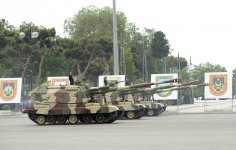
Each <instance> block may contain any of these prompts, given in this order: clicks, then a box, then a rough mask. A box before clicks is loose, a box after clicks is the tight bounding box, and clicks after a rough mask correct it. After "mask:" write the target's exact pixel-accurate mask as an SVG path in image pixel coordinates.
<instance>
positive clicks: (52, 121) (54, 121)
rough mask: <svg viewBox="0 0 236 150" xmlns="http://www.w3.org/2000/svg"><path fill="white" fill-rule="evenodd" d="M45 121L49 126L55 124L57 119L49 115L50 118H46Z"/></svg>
mask: <svg viewBox="0 0 236 150" xmlns="http://www.w3.org/2000/svg"><path fill="white" fill-rule="evenodd" d="M46 121H47V122H48V123H49V124H55V123H56V122H57V119H56V117H55V116H52V115H50V116H48V117H47V119H46Z"/></svg>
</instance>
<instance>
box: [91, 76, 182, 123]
mask: <svg viewBox="0 0 236 150" xmlns="http://www.w3.org/2000/svg"><path fill="white" fill-rule="evenodd" d="M179 81H180V79H172V80H168V81H162V82H155V83H154V82H153V83H139V84H134V85H130V86H124V87H109V88H106V89H105V88H104V89H101V90H96V91H91V94H94V95H98V94H99V95H100V96H98V97H99V98H97V100H98V101H101V99H102V102H103V100H104V102H105V104H108V105H115V106H117V107H119V108H120V109H122V110H123V111H124V114H123V116H124V117H125V118H127V119H139V118H141V117H142V116H143V115H144V114H145V112H146V109H147V108H146V106H145V105H144V104H138V103H134V101H126V99H125V98H124V97H123V96H121V95H122V93H123V92H127V91H132V90H136V89H138V88H143V87H149V86H151V85H157V84H164V83H173V82H179ZM101 95H102V96H101ZM120 118H122V116H121V117H120Z"/></svg>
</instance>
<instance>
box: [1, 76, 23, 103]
mask: <svg viewBox="0 0 236 150" xmlns="http://www.w3.org/2000/svg"><path fill="white" fill-rule="evenodd" d="M21 87H22V78H0V103H21Z"/></svg>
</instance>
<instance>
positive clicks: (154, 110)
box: [123, 81, 208, 116]
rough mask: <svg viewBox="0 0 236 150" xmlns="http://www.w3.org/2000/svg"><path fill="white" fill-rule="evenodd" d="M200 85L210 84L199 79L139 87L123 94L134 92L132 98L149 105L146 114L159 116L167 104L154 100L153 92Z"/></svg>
mask: <svg viewBox="0 0 236 150" xmlns="http://www.w3.org/2000/svg"><path fill="white" fill-rule="evenodd" d="M200 86H208V84H197V81H192V82H189V83H184V84H177V85H168V86H162V87H157V88H145V89H137V90H135V91H130V92H128V93H123V94H126V95H131V94H132V97H131V98H130V99H132V98H133V99H134V101H135V102H136V103H141V104H144V105H145V106H146V107H147V111H146V112H145V115H146V116H157V115H159V114H161V113H163V112H164V111H165V110H166V107H167V105H166V104H162V103H157V102H154V100H153V94H155V93H162V92H168V91H174V90H183V89H185V88H194V87H200ZM140 95H141V96H140Z"/></svg>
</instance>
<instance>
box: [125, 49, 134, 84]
mask: <svg viewBox="0 0 236 150" xmlns="http://www.w3.org/2000/svg"><path fill="white" fill-rule="evenodd" d="M124 54H125V75H126V77H127V79H128V80H129V81H130V82H133V81H134V80H135V76H134V73H135V66H134V61H133V55H132V52H131V48H127V49H125V50H124Z"/></svg>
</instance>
